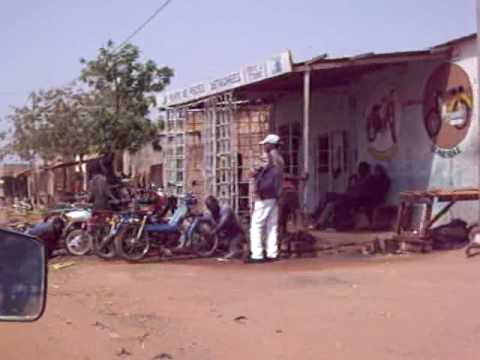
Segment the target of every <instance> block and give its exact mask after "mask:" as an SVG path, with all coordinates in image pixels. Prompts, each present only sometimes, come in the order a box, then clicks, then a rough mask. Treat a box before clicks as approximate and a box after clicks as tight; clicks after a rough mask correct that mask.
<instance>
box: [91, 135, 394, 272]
mask: <svg viewBox="0 0 480 360" xmlns="http://www.w3.org/2000/svg"><path fill="white" fill-rule="evenodd" d="M260 144H261V145H263V146H264V156H263V157H262V159H261V162H260V164H259V165H258V166H256V168H255V169H253V170H252V172H251V174H250V176H251V177H252V178H253V179H254V184H255V202H254V208H253V213H252V216H251V223H250V230H249V231H250V241H249V247H250V255H249V257H248V259H246V262H248V263H262V262H266V261H275V260H277V259H278V257H279V234H282V233H285V232H286V227H287V222H288V218H289V217H290V215H291V214H292V213H294V212H295V211H296V210H298V209H299V208H300V204H299V196H298V187H299V186H298V185H299V183H300V182H301V181H306V180H307V179H308V174H306V175H304V176H302V177H295V176H291V175H288V174H284V166H285V162H284V160H283V158H282V156H281V155H280V151H279V147H280V145H281V142H280V137H279V136H278V135H275V134H270V135H268V136H267V137H266V138H265V139H264V140H263V141H262V142H261V143H260ZM106 165H109V164H103V163H102V164H100V167H102V169H99V170H105V168H109V166H106ZM104 173H105V171H99V172H98V173H97V174H96V175H95V176H94V177H93V179H92V181H91V184H90V185H91V194H92V198H91V200H92V201H93V202H94V205H95V207H96V208H105V207H109V206H110V205H109V204H110V203H111V201H112V199H113V200H116V197H115V195H114V194H113V193H112V192H111V191H110V190H109V188H110V186H109V184H108V180H107V177H106V176H105V175H104ZM389 187H390V179H389V177H388V175H387V173H386V171H385V168H383V167H382V166H381V165H376V166H375V168H374V170H373V172H372V170H371V165H370V164H368V163H366V162H362V163H360V164H359V166H358V173H357V174H356V175H354V176H352V177H351V178H350V181H349V186H348V189H347V191H346V192H345V193H327V194H326V195H325V197H324V198H323V199H322V200H321V201H320V204H319V206H318V209H317V210H316V212H315V213H314V219H315V220H316V222H315V225H314V227H315V228H317V229H322V228H326V227H329V226H332V225H333V226H334V227H337V228H339V227H342V225H343V226H344V225H345V223H346V222H348V221H350V222H351V219H352V210H356V209H359V208H363V209H364V210H365V212H366V213H367V215H368V216H369V218H370V221H371V217H372V213H373V209H374V208H375V207H376V206H378V205H379V204H381V202H383V201H384V199H385V196H386V194H387V192H388V190H389ZM205 205H206V207H207V209H208V214H207V215H206V216H207V217H208V218H209V219H210V220H211V222H212V223H213V224H215V225H214V227H213V229H212V231H211V234H210V235H211V236H218V237H219V238H220V239H221V240H225V241H226V242H228V243H229V251H228V254H227V255H226V256H225V258H226V259H234V258H237V257H241V256H242V255H243V243H244V242H245V240H246V234H245V232H244V229H243V227H242V226H241V224H240V222H239V220H238V218H237V216H236V214H235V212H234V210H233V209H232V208H231V207H230V206H228V205H220V203H219V201H218V200H217V199H216V198H215V197H213V196H209V197H207V198H206V200H205ZM264 240H265V241H264Z"/></svg>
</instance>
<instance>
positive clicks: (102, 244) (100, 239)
mask: <svg viewBox="0 0 480 360" xmlns="http://www.w3.org/2000/svg"><path fill="white" fill-rule="evenodd" d="M107 236H109V235H107ZM93 252H94V253H95V255H97V256H98V257H99V258H101V259H103V260H111V259H113V258H115V256H116V255H117V253H116V251H115V245H114V244H113V240H112V239H106V237H105V236H95V237H94V238H93Z"/></svg>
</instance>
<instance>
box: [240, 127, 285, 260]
mask: <svg viewBox="0 0 480 360" xmlns="http://www.w3.org/2000/svg"><path fill="white" fill-rule="evenodd" d="M260 144H261V145H263V146H264V147H265V153H266V154H267V157H268V162H267V163H266V165H265V166H264V167H262V168H261V169H259V170H258V171H256V172H255V174H254V178H255V193H256V198H255V204H254V209H253V214H252V221H251V225H250V252H251V258H250V259H249V260H248V262H250V263H261V262H264V261H266V260H276V259H277V258H278V250H279V249H278V199H279V197H280V192H281V189H282V182H283V166H284V161H283V158H282V157H281V155H280V154H279V152H278V146H279V145H280V137H278V135H275V134H270V135H268V136H267V137H266V138H265V139H264V140H263V141H262V142H261V143H260ZM264 238H265V239H266V246H264V244H263V239H264ZM264 252H266V256H267V258H265V257H264Z"/></svg>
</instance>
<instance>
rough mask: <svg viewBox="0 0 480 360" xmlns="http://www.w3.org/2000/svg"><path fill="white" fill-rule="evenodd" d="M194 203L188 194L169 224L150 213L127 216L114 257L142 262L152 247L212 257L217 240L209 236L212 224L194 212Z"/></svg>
mask: <svg viewBox="0 0 480 360" xmlns="http://www.w3.org/2000/svg"><path fill="white" fill-rule="evenodd" d="M196 204H197V200H196V198H195V197H194V196H193V195H192V194H187V195H186V196H185V197H184V198H183V199H181V201H180V206H178V207H177V209H176V210H175V212H174V214H173V216H172V217H171V218H170V220H169V221H168V222H165V221H161V220H159V219H158V218H156V217H155V215H152V214H149V213H136V216H132V217H129V218H128V219H127V221H126V222H125V223H124V224H123V226H122V228H121V230H120V233H119V234H118V236H117V237H116V238H115V239H114V244H115V251H116V253H117V255H119V256H120V257H122V258H123V259H125V260H127V261H132V262H137V261H140V260H142V259H144V258H145V257H146V256H147V254H148V253H149V251H150V249H151V248H158V249H159V250H160V252H161V253H163V254H174V253H185V252H188V253H194V254H196V255H197V256H201V257H209V256H211V255H213V254H214V253H215V251H216V249H217V246H218V239H217V238H216V237H211V236H209V234H210V229H211V227H212V225H211V224H210V223H209V222H208V221H207V220H205V219H203V217H202V216H201V215H199V214H196V213H195V212H194V211H193V209H194V207H195V206H196Z"/></svg>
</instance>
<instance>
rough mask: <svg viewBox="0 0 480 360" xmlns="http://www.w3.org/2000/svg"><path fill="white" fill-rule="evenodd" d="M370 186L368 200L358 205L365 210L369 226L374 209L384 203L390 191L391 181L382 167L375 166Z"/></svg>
mask: <svg viewBox="0 0 480 360" xmlns="http://www.w3.org/2000/svg"><path fill="white" fill-rule="evenodd" d="M371 184H372V188H371V189H370V192H369V196H368V198H366V199H365V201H364V202H363V203H361V204H359V206H360V207H362V208H364V209H365V211H366V213H367V216H368V220H369V221H370V224H372V222H373V212H374V211H375V208H377V207H378V206H380V205H382V204H383V203H384V202H385V199H386V198H387V195H388V191H389V190H390V184H391V180H390V177H389V176H388V175H387V170H386V169H385V168H384V167H383V166H382V165H378V164H377V165H375V168H374V172H373V175H372V180H371Z"/></svg>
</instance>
